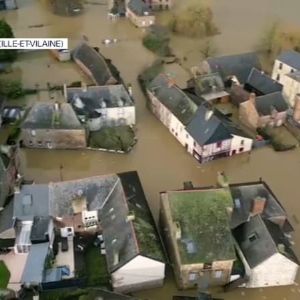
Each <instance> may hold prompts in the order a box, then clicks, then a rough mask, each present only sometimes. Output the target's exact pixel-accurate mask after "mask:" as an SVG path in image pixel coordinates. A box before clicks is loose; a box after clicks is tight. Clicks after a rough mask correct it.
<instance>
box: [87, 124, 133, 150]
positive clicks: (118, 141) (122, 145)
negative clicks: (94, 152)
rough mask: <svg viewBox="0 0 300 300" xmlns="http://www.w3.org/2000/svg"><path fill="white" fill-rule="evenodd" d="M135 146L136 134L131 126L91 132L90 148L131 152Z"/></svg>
mask: <svg viewBox="0 0 300 300" xmlns="http://www.w3.org/2000/svg"><path fill="white" fill-rule="evenodd" d="M134 144H135V134H134V131H133V129H132V128H131V127H129V126H117V127H107V128H102V129H100V130H99V131H94V132H91V134H90V138H89V146H90V147H92V148H104V149H109V150H121V151H125V152H127V151H129V150H130V148H131V147H132V146H133V145H134Z"/></svg>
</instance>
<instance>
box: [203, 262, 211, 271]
mask: <svg viewBox="0 0 300 300" xmlns="http://www.w3.org/2000/svg"><path fill="white" fill-rule="evenodd" d="M211 268H212V264H211V263H205V264H204V266H203V269H204V270H210V269H211Z"/></svg>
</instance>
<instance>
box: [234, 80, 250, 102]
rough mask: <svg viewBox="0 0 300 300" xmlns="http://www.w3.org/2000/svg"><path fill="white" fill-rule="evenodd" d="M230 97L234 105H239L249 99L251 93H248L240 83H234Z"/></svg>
mask: <svg viewBox="0 0 300 300" xmlns="http://www.w3.org/2000/svg"><path fill="white" fill-rule="evenodd" d="M230 98H231V101H232V103H233V104H234V105H236V106H239V105H240V104H241V103H243V102H245V101H248V100H249V98H250V93H248V92H247V91H246V90H244V88H243V87H242V86H240V85H237V84H235V85H233V86H232V87H231V89H230Z"/></svg>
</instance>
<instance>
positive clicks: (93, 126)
mask: <svg viewBox="0 0 300 300" xmlns="http://www.w3.org/2000/svg"><path fill="white" fill-rule="evenodd" d="M65 98H66V100H67V101H68V102H69V103H70V104H71V105H72V107H73V109H74V111H75V112H76V114H77V116H78V118H79V120H80V121H81V122H82V123H84V124H87V127H88V129H89V130H90V131H95V130H99V129H101V128H102V127H104V126H107V127H113V126H123V125H130V126H132V125H135V106H134V102H133V100H132V98H131V96H130V95H129V92H128V91H127V90H126V88H125V87H124V85H121V84H118V85H107V86H89V87H86V88H73V87H68V88H66V89H65Z"/></svg>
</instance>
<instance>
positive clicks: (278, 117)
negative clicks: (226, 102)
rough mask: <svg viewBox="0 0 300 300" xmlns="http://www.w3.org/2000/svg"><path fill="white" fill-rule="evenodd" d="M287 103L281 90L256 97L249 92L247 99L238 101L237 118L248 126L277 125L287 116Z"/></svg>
mask: <svg viewBox="0 0 300 300" xmlns="http://www.w3.org/2000/svg"><path fill="white" fill-rule="evenodd" d="M287 111H288V105H287V103H286V101H285V99H284V97H283V95H282V93H281V92H275V93H272V94H268V95H264V96H260V97H256V96H255V94H254V93H251V94H249V99H248V100H246V101H244V102H242V103H240V106H239V119H240V121H241V122H242V123H244V124H245V125H246V126H248V127H250V128H254V129H256V128H259V127H265V126H270V127H278V126H281V125H282V124H283V123H284V122H285V120H286V116H287Z"/></svg>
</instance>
